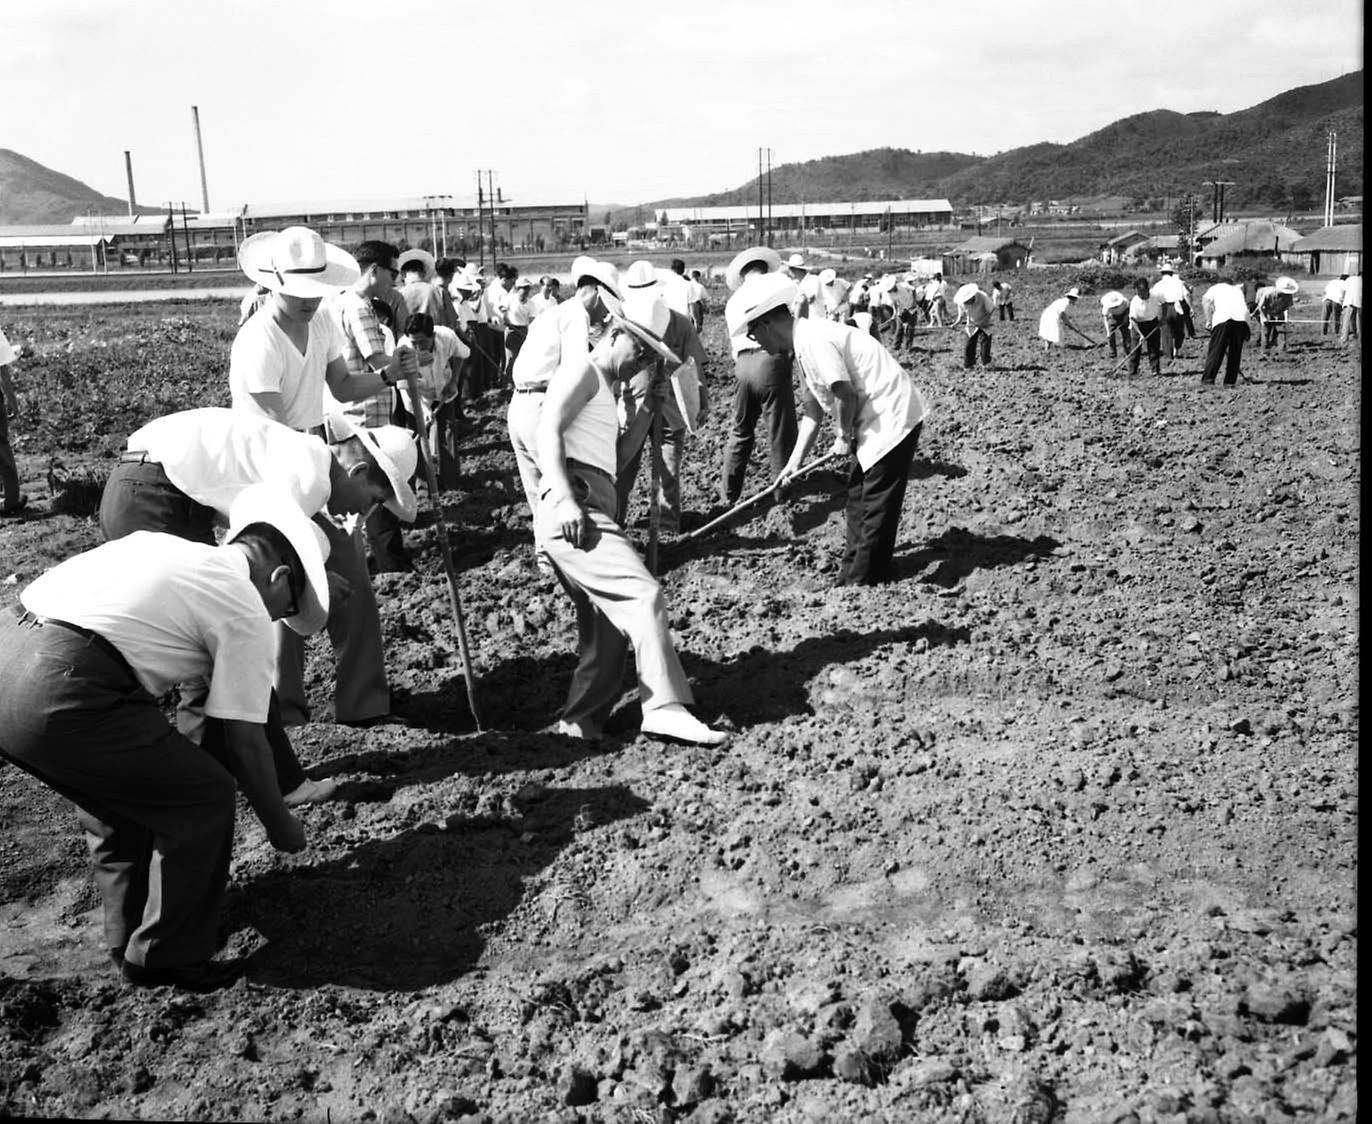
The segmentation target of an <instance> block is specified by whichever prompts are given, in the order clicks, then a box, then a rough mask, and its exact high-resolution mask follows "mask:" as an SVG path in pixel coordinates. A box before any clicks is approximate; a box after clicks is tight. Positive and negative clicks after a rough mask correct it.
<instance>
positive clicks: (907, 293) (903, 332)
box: [891, 275, 919, 347]
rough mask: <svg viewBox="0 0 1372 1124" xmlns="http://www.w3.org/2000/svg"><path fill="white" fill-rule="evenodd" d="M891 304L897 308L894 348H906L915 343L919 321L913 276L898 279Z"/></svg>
mask: <svg viewBox="0 0 1372 1124" xmlns="http://www.w3.org/2000/svg"><path fill="white" fill-rule="evenodd" d="M891 303H892V304H893V305H894V306H895V312H896V321H895V322H896V331H895V338H894V340H893V341H892V343H891V346H892V347H905V346H907V345H910V344H913V343H914V342H915V326H916V324H917V323H918V321H919V304H918V295H917V294H916V292H915V286H914V284H913V283H912V280H911V275H907V276H905V277H901V278H898V279H897V280H896V284H895V287H894V288H893V289H892V290H891Z"/></svg>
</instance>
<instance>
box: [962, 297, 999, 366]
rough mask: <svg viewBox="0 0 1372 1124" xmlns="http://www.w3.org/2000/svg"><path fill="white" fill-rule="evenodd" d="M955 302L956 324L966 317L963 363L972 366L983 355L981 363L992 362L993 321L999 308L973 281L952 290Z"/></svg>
mask: <svg viewBox="0 0 1372 1124" xmlns="http://www.w3.org/2000/svg"><path fill="white" fill-rule="evenodd" d="M953 305H954V307H955V308H956V309H957V310H958V314H957V316H956V317H954V319H953V324H952V326H953V327H957V326H958V324H959V323H961V322H962V321H963V320H966V324H964V325H963V329H962V330H963V332H964V333H966V336H967V342H966V343H965V344H964V345H963V349H962V365H963V367H964V368H966V369H967V370H969V371H970V370H971V369H972V368H973V367H975V366H976V364H977V355H978V354H980V355H981V365H982V366H983V367H989V366H991V325H992V323H993V322H994V321H995V314H996V309H995V305H993V304H992V303H991V298H990V296H988V295H987V294H986V293H983V292H982V291H981V290H980V289H979V288H977V285H976V283H975V282H973V281H969V282H968V283H967V284H966V285H963V286H962V287H961V288H960V289H958V291H957V292H956V293H954V294H953Z"/></svg>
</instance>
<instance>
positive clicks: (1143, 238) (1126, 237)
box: [1100, 230, 1148, 265]
mask: <svg viewBox="0 0 1372 1124" xmlns="http://www.w3.org/2000/svg"><path fill="white" fill-rule="evenodd" d="M1147 241H1148V235H1146V234H1143V233H1141V232H1139V231H1137V230H1126V231H1125V232H1124V233H1123V234H1117V235H1115V237H1114V238H1111V239H1110V240H1109V241H1108V242H1102V243H1101V244H1100V260H1101V261H1102V262H1104V263H1105V264H1106V265H1114V264H1115V263H1116V262H1120V261H1123V260H1124V259H1125V258H1126V257H1129V256H1130V251H1131V250H1132V249H1133V248H1134V247H1135V246H1140V245H1142V244H1143V243H1144V242H1147Z"/></svg>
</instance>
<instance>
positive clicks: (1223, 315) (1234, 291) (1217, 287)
mask: <svg viewBox="0 0 1372 1124" xmlns="http://www.w3.org/2000/svg"><path fill="white" fill-rule="evenodd" d="M1201 304H1202V305H1204V306H1205V309H1206V311H1207V312H1208V313H1209V314H1210V324H1211V326H1212V327H1213V326H1214V325H1216V324H1223V323H1224V322H1225V321H1227V320H1236V321H1238V322H1240V323H1243V324H1246V323H1248V301H1247V300H1245V299H1244V296H1243V289H1242V288H1241V287H1240V286H1238V285H1230V284H1228V283H1227V282H1218V283H1216V284H1214V285H1211V286H1210V288H1208V289H1206V290H1205V296H1204V297H1203V298H1202V299H1201Z"/></svg>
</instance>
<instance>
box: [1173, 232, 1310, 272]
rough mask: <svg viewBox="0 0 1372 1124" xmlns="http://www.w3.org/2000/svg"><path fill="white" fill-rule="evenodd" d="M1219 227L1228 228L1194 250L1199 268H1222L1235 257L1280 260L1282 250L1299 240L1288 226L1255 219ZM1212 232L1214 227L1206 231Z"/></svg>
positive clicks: (1287, 248) (1297, 235)
mask: <svg viewBox="0 0 1372 1124" xmlns="http://www.w3.org/2000/svg"><path fill="white" fill-rule="evenodd" d="M1221 226H1227V227H1228V228H1229V229H1227V230H1224V231H1223V232H1222V233H1218V235H1217V236H1216V237H1214V238H1211V239H1209V240H1208V241H1207V242H1206V244H1205V245H1203V246H1201V248H1200V249H1199V250H1197V251H1196V260H1197V263H1198V264H1199V265H1200V266H1201V268H1202V269H1223V268H1224V266H1225V263H1226V262H1229V261H1231V260H1232V259H1234V258H1241V257H1258V256H1261V255H1268V256H1271V257H1279V256H1280V255H1281V253H1282V251H1284V250H1289V249H1291V247H1292V246H1294V245H1295V244H1296V243H1297V242H1299V241H1300V237H1301V236H1300V235H1299V234H1297V233H1296V232H1295V231H1294V230H1292V229H1291V228H1290V227H1289V226H1283V225H1282V224H1281V223H1279V222H1266V221H1263V220H1255V221H1252V222H1234V223H1226V224H1221ZM1213 232H1214V228H1212V231H1207V234H1209V233H1213ZM1200 238H1201V236H1200V234H1199V233H1198V234H1197V236H1196V240H1197V242H1200Z"/></svg>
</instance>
